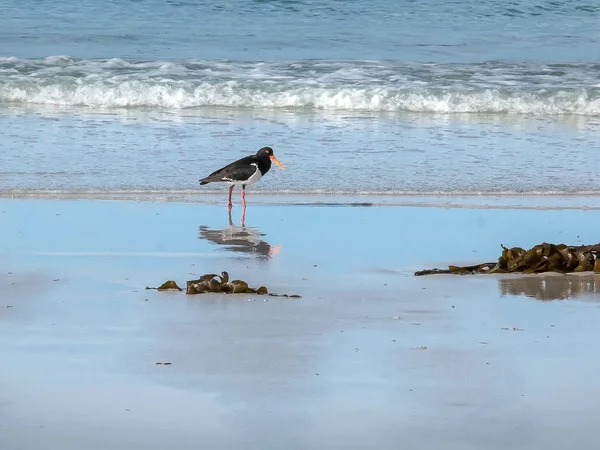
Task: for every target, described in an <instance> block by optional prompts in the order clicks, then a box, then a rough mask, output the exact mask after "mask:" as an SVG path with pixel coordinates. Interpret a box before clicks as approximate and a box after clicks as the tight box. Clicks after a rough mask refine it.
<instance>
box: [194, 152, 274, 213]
mask: <svg viewBox="0 0 600 450" xmlns="http://www.w3.org/2000/svg"><path fill="white" fill-rule="evenodd" d="M271 161H273V162H274V163H275V164H277V165H278V166H279V167H280V168H282V169H285V167H283V164H281V163H280V162H279V161H278V160H277V158H275V156H274V155H273V149H272V148H271V147H263V148H261V149H260V150H259V151H257V152H256V154H255V155H250V156H246V157H244V158H242V159H238V160H237V161H234V162H232V163H231V164H228V165H226V166H225V167H222V168H220V169H219V170H215V171H214V172H213V173H211V174H210V175H209V176H207V177H205V178H202V179H201V180H200V184H208V183H227V184H229V200H228V201H227V207H228V208H229V210H231V206H232V203H231V194H232V193H233V188H234V187H235V186H242V191H241V196H242V207H243V209H244V210H245V209H246V186H250V185H251V184H254V183H256V182H257V181H258V180H260V179H261V178H262V177H263V175H264V174H266V173H267V172H268V171H269V169H270V168H271Z"/></svg>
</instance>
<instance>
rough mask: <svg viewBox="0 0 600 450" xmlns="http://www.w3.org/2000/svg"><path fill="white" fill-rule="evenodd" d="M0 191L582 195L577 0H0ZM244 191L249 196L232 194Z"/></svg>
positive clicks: (583, 98)
mask: <svg viewBox="0 0 600 450" xmlns="http://www.w3.org/2000/svg"><path fill="white" fill-rule="evenodd" d="M0 15H1V17H2V25H1V26H0V155H1V156H0V158H1V159H0V162H1V164H0V195H4V196H7V195H8V196H10V195H23V194H31V195H36V194H42V193H45V194H53V195H71V196H77V195H94V194H98V195H103V194H107V193H108V194H110V193H116V192H118V193H135V194H136V195H148V196H155V197H159V198H162V197H164V196H165V195H170V194H177V193H185V194H186V195H195V196H198V197H199V198H201V197H202V196H204V195H214V193H215V192H216V191H218V192H224V191H225V190H226V187H225V186H222V187H221V186H215V185H212V184H211V185H208V186H203V187H200V186H199V185H198V179H199V178H201V177H202V176H205V175H207V174H208V173H210V172H212V171H213V170H215V169H216V168H219V167H221V166H222V165H224V164H226V163H228V162H230V161H231V160H233V159H236V158H239V157H241V156H244V155H246V154H250V153H253V152H255V151H256V150H258V148H260V147H262V146H265V145H269V146H271V147H273V149H274V151H275V154H276V155H277V157H278V158H279V159H280V161H282V162H283V163H284V164H285V165H286V170H285V171H280V170H279V169H278V168H277V167H275V166H274V167H273V169H272V170H271V172H270V173H269V174H268V175H267V176H266V177H265V178H264V179H263V180H261V181H260V183H258V184H257V185H255V186H252V188H250V189H249V196H250V195H251V193H252V192H254V193H261V194H278V195H281V196H286V195H288V196H293V195H296V194H302V195H306V196H309V197H310V196H317V195H318V196H319V197H320V198H322V197H323V196H331V197H334V196H336V195H340V194H353V195H359V196H367V195H371V196H373V195H376V196H386V195H388V196H389V195H390V194H397V195H408V196H423V195H429V196H431V195H433V196H436V195H443V196H455V195H467V196H469V195H482V194H487V195H495V196H503V195H513V196H515V195H517V196H519V195H521V196H531V195H535V196H540V195H557V194H558V195H567V194H568V195H582V194H585V195H586V196H587V197H588V198H592V197H593V198H596V197H600V156H599V155H598V151H599V150H598V149H599V148H600V27H598V23H600V5H599V4H598V3H597V2H592V1H566V0H565V1H525V0H522V1H519V0H515V1H511V2H509V3H506V2H500V1H490V0H477V1H475V0H466V1H450V2H448V1H439V0H435V1H430V2H416V1H406V0H405V1H394V0H374V1H372V2H359V1H341V0H325V1H319V2H317V1H294V0H283V1H275V0H268V1H266V0H263V1H241V0H237V1H236V0H233V1H229V2H224V3H220V4H214V3H212V2H188V1H174V0H173V1H155V0H113V1H106V2H97V1H91V0H85V1H77V2H76V1H74V0H63V1H57V2H53V3H52V4H49V3H47V2H41V1H39V0H24V1H16V0H0ZM249 200H250V197H249Z"/></svg>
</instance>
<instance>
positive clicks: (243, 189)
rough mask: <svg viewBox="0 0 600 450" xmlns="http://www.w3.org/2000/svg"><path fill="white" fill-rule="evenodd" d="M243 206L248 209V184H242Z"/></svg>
mask: <svg viewBox="0 0 600 450" xmlns="http://www.w3.org/2000/svg"><path fill="white" fill-rule="evenodd" d="M242 206H243V207H244V209H246V185H245V184H242Z"/></svg>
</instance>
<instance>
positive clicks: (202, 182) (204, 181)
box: [200, 178, 210, 185]
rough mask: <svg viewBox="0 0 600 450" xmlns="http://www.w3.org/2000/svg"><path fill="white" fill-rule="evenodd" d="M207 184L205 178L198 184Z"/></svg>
mask: <svg viewBox="0 0 600 450" xmlns="http://www.w3.org/2000/svg"><path fill="white" fill-rule="evenodd" d="M208 183H210V181H207V179H206V178H202V179H201V180H200V184H201V185H202V184H208Z"/></svg>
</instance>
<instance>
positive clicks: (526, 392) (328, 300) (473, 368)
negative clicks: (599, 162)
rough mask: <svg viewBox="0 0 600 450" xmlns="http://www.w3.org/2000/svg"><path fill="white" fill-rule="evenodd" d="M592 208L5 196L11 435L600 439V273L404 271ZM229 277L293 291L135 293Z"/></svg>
mask: <svg viewBox="0 0 600 450" xmlns="http://www.w3.org/2000/svg"><path fill="white" fill-rule="evenodd" d="M248 200H249V201H251V199H250V198H248ZM595 215H596V212H595V211H585V210H560V209H553V210H540V209H538V210H533V209H526V208H525V209H523V208H520V209H510V208H508V209H485V208H475V207H474V208H439V207H425V206H419V207H417V206H413V207H408V206H404V207H403V206H389V207H366V206H355V207H349V206H320V207H315V206H310V205H293V204H288V205H281V204H278V205H275V204H268V203H266V202H263V203H261V204H255V205H253V204H252V203H250V205H249V208H248V212H247V216H246V225H247V227H246V228H245V229H241V228H240V227H230V226H229V225H228V218H227V214H226V209H225V208H224V207H223V205H222V204H221V205H210V204H208V205H207V204H195V203H179V202H164V203H157V202H133V201H98V200H94V201H92V200H6V199H4V200H0V227H1V228H2V230H3V240H2V244H0V254H1V256H2V260H1V262H0V299H1V300H0V360H1V361H2V370H1V371H0V386H1V388H0V448H2V449H6V450H17V449H20V450H34V449H35V450H37V449H41V448H52V449H53V448H61V449H65V450H75V449H81V448H85V449H89V450H96V449H105V448H112V449H115V450H121V449H123V450H125V449H126V450H129V449H136V448H144V449H164V448H176V449H196V448H215V449H234V448H244V449H280V448H293V449H315V448H316V449H320V448H323V449H338V448H339V449H363V448H377V449H397V448H410V449H430V448H436V449H457V450H458V449H480V448H486V449H495V448H498V449H500V448H502V449H507V448H508V449H559V448H560V449H562V448H565V447H566V446H567V445H569V444H570V445H572V446H575V447H577V448H591V447H592V446H593V445H594V442H595V441H596V440H597V439H599V438H600V431H598V429H597V426H596V422H597V420H598V417H599V416H600V407H598V405H597V401H596V395H597V394H598V391H599V389H598V387H597V386H598V384H597V383H596V381H595V375H594V374H595V373H597V372H598V370H599V369H600V362H599V361H600V358H599V357H600V349H599V348H598V346H596V345H594V344H595V343H596V342H597V340H598V338H599V337H600V330H599V329H598V326H597V323H598V320H599V319H600V308H599V305H600V304H599V303H598V298H599V297H598V292H599V290H600V286H599V285H600V275H593V274H584V275H568V276H562V275H560V276H557V275H549V276H536V277H528V278H526V277H519V276H483V275H482V276H464V277H460V276H442V275H439V276H431V277H414V276H413V272H414V271H415V270H419V269H424V268H432V267H441V266H445V265H446V266H447V265H448V264H452V263H457V264H463V263H465V264H468V263H471V262H483V261H493V260H495V259H496V258H497V257H498V255H499V251H500V247H499V246H500V244H501V243H502V244H504V245H519V246H522V247H527V246H530V245H534V244H536V243H539V242H542V241H548V242H565V243H569V244H578V243H594V242H596V241H597V240H598V238H597V234H596V228H597V226H596V223H595V220H594V217H595ZM233 220H234V222H236V223H239V209H238V208H234V215H233ZM222 270H227V271H229V273H230V274H231V276H232V277H233V278H242V279H244V280H247V281H248V282H249V283H250V285H252V286H259V285H261V284H265V285H266V286H268V287H269V289H270V290H271V291H272V292H277V293H288V294H299V295H301V296H302V298H301V299H286V298H274V297H260V296H258V297H253V296H249V295H240V296H226V295H200V296H194V297H190V296H185V295H184V294H182V293H174V292H157V291H153V290H146V289H144V288H145V287H146V286H157V285H159V284H160V283H162V282H163V281H165V280H167V279H175V280H176V281H177V282H178V283H179V284H180V285H185V281H186V280H187V279H191V278H193V277H195V276H197V275H200V274H203V273H208V272H220V271H222ZM597 286H598V287H597ZM157 362H170V363H171V364H170V365H162V364H161V365H157V364H156V363H157Z"/></svg>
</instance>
